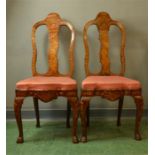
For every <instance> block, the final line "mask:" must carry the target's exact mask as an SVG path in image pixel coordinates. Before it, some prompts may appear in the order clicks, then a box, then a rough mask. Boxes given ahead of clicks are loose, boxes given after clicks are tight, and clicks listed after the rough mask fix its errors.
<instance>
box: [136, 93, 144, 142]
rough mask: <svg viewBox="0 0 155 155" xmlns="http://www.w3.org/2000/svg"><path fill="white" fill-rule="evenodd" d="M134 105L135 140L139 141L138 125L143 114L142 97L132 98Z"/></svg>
mask: <svg viewBox="0 0 155 155" xmlns="http://www.w3.org/2000/svg"><path fill="white" fill-rule="evenodd" d="M134 100H135V104H136V123H135V139H136V140H141V139H142V138H141V134H140V123H141V118H142V113H143V105H144V104H143V98H142V96H134Z"/></svg>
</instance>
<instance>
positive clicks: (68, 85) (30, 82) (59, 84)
mask: <svg viewBox="0 0 155 155" xmlns="http://www.w3.org/2000/svg"><path fill="white" fill-rule="evenodd" d="M76 87H77V85H76V81H75V80H73V79H72V78H70V77H45V76H34V77H30V78H27V79H25V80H21V81H19V82H17V83H16V89H17V90H76Z"/></svg>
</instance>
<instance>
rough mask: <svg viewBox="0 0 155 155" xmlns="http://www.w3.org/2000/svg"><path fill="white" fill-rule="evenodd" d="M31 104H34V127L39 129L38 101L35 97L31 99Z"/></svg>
mask: <svg viewBox="0 0 155 155" xmlns="http://www.w3.org/2000/svg"><path fill="white" fill-rule="evenodd" d="M33 103H34V110H35V115H36V127H40V118H39V105H38V99H37V98H36V97H33Z"/></svg>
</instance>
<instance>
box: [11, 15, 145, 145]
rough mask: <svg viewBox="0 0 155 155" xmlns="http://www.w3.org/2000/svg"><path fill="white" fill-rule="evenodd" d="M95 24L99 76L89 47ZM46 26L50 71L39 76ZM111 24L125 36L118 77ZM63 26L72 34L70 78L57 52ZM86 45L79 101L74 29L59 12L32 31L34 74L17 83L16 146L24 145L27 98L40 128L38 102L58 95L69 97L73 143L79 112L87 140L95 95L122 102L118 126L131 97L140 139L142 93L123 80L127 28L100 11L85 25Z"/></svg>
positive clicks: (135, 83)
mask: <svg viewBox="0 0 155 155" xmlns="http://www.w3.org/2000/svg"><path fill="white" fill-rule="evenodd" d="M93 24H95V25H96V26H97V28H98V31H99V40H100V43H101V47H100V62H101V65H102V68H101V71H100V72H99V73H98V74H92V73H90V71H89V67H88V66H89V48H88V37H87V29H88V27H89V26H90V25H93ZM41 25H46V26H47V28H48V31H49V43H50V46H49V49H48V65H49V68H48V71H47V73H45V74H40V73H38V72H37V70H36V61H37V48H36V41H35V32H36V29H37V28H38V27H39V26H41ZM111 25H116V26H118V27H119V29H120V31H121V34H122V41H121V51H120V60H121V72H120V74H119V75H114V74H112V73H111V72H110V60H109V56H108V52H109V39H108V31H109V28H110V26H111ZM60 26H67V27H68V28H69V29H70V31H71V40H70V47H69V61H70V72H69V74H68V75H62V74H60V73H59V71H58V58H57V51H58V45H59V40H58V39H59V38H58V32H59V28H60ZM83 33H84V45H85V71H86V75H87V77H86V79H84V80H83V82H82V93H81V98H80V101H79V100H78V95H77V83H76V81H75V80H74V79H72V75H73V70H74V55H73V50H74V43H75V30H74V28H73V26H72V25H71V24H70V23H68V22H67V21H64V20H62V19H61V18H60V16H59V15H58V14H57V13H50V14H49V15H48V16H47V17H46V18H45V19H44V20H42V21H40V22H37V23H36V24H35V25H34V26H33V28H32V47H33V57H32V74H33V76H32V77H30V78H28V79H25V80H22V81H19V82H17V84H16V96H15V102H14V111H15V117H16V122H17V125H18V130H19V136H18V138H17V143H23V142H24V139H23V126H22V118H21V108H22V104H23V101H24V98H25V97H28V96H32V97H33V101H34V109H35V114H36V127H40V121H39V106H38V99H40V100H41V101H44V102H49V101H51V100H52V99H56V98H57V97H58V96H64V97H67V100H68V102H67V119H66V126H67V127H70V121H69V119H70V112H71V109H72V112H73V124H72V141H73V143H78V141H79V140H78V137H77V121H78V116H79V113H80V115H81V122H82V137H81V141H82V142H86V141H87V126H88V125H89V115H88V114H89V102H90V98H91V97H92V96H101V97H103V98H106V99H108V100H111V101H114V100H119V106H118V120H117V125H120V117H121V111H122V105H123V98H124V96H125V95H128V96H132V97H133V98H134V100H135V104H136V109H137V112H136V125H135V139H136V140H140V139H141V135H140V131H139V128H140V121H141V116H142V112H143V99H142V94H141V84H140V82H138V81H136V80H132V79H128V78H125V77H123V76H124V72H125V53H124V49H125V29H124V26H123V25H122V24H121V23H120V22H119V21H115V20H112V19H111V18H110V16H109V14H108V13H106V12H100V13H99V14H98V15H97V17H96V18H95V19H94V20H91V21H89V22H88V23H86V25H85V26H84V32H83Z"/></svg>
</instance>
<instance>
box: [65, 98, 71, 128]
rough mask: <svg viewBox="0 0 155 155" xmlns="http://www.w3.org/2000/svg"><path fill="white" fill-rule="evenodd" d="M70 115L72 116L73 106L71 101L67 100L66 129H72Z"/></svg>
mask: <svg viewBox="0 0 155 155" xmlns="http://www.w3.org/2000/svg"><path fill="white" fill-rule="evenodd" d="M70 115H71V106H70V103H69V99H67V117H66V128H70Z"/></svg>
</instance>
